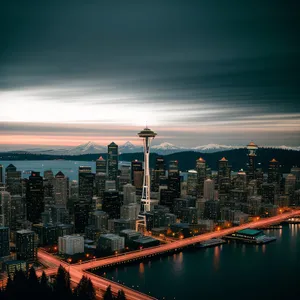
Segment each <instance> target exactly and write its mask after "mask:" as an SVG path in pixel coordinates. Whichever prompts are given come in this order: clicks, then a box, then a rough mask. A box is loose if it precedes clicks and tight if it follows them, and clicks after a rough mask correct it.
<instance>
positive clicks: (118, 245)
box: [98, 233, 125, 252]
mask: <svg viewBox="0 0 300 300" xmlns="http://www.w3.org/2000/svg"><path fill="white" fill-rule="evenodd" d="M124 248H125V238H124V237H123V236H119V235H116V234H112V233H108V234H102V235H100V237H99V240H98V249H99V250H100V251H103V252H114V251H121V250H123V249H124Z"/></svg>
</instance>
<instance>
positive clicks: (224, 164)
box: [218, 157, 231, 184]
mask: <svg viewBox="0 0 300 300" xmlns="http://www.w3.org/2000/svg"><path fill="white" fill-rule="evenodd" d="M222 178H229V179H230V178H231V170H230V167H229V165H228V160H227V159H226V158H225V157H223V158H222V159H220V160H219V169H218V184H219V183H220V181H221V179H222Z"/></svg>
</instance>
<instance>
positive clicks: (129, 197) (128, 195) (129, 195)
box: [123, 184, 136, 205]
mask: <svg viewBox="0 0 300 300" xmlns="http://www.w3.org/2000/svg"><path fill="white" fill-rule="evenodd" d="M135 192H136V188H135V186H134V185H132V184H126V185H124V187H123V195H124V197H123V204H124V205H127V204H131V203H136V194H135Z"/></svg>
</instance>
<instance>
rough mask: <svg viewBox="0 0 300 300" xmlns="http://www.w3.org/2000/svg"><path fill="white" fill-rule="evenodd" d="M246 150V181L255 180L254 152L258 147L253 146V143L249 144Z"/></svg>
mask: <svg viewBox="0 0 300 300" xmlns="http://www.w3.org/2000/svg"><path fill="white" fill-rule="evenodd" d="M247 149H248V172H247V179H248V181H251V180H253V179H255V173H256V165H255V163H256V162H255V160H256V151H257V149H258V146H257V145H255V144H254V143H253V142H251V143H250V144H249V145H247Z"/></svg>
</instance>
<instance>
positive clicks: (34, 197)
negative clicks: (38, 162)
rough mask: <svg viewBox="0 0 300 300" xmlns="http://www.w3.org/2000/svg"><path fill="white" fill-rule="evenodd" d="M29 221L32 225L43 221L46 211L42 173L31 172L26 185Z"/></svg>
mask: <svg viewBox="0 0 300 300" xmlns="http://www.w3.org/2000/svg"><path fill="white" fill-rule="evenodd" d="M26 208H27V220H28V221H30V222H32V223H39V222H40V221H41V214H42V212H43V211H44V189H43V177H42V176H40V172H31V175H30V176H29V180H28V181H27V185H26Z"/></svg>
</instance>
